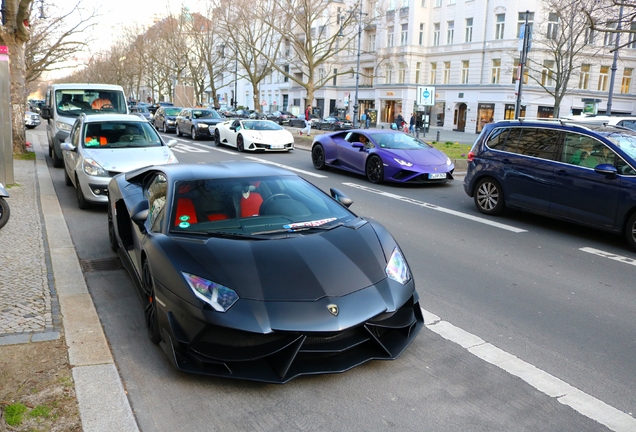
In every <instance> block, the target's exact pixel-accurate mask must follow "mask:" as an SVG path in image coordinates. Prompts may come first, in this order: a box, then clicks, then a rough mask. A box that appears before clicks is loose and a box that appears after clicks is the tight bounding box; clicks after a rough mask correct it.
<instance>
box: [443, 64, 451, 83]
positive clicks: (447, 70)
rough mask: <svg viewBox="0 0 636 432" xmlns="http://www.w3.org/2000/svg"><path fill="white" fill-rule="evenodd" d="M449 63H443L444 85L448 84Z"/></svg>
mask: <svg viewBox="0 0 636 432" xmlns="http://www.w3.org/2000/svg"><path fill="white" fill-rule="evenodd" d="M450 67H451V62H444V84H449V83H450Z"/></svg>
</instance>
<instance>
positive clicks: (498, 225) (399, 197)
mask: <svg viewBox="0 0 636 432" xmlns="http://www.w3.org/2000/svg"><path fill="white" fill-rule="evenodd" d="M343 184H344V185H345V186H350V187H352V188H356V189H360V190H363V191H367V192H371V193H374V194H377V195H382V196H385V197H387V198H393V199H396V200H399V201H403V202H406V203H409V204H414V205H417V206H420V207H424V208H427V209H430V210H436V211H439V212H442V213H447V214H450V215H453V216H457V217H461V218H464V219H469V220H472V221H474V222H479V223H483V224H485V225H490V226H493V227H495V228H501V229H503V230H506V231H511V232H514V233H522V232H527V230H524V229H521V228H516V227H513V226H510V225H506V224H502V223H499V222H494V221H492V220H490V219H484V218H481V217H477V216H473V215H469V214H466V213H462V212H458V211H455V210H451V209H447V208H444V207H440V206H437V205H435V204H429V203H426V202H424V201H419V200H416V199H413V198H408V197H405V196H402V195H397V194H394V193H390V192H383V191H381V190H378V189H374V188H371V187H368V186H364V185H359V184H356V183H343Z"/></svg>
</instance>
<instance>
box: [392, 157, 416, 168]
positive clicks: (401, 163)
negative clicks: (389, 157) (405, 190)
mask: <svg viewBox="0 0 636 432" xmlns="http://www.w3.org/2000/svg"><path fill="white" fill-rule="evenodd" d="M393 159H394V160H395V161H396V162H397V163H399V164H400V165H402V166H407V167H412V166H413V164H412V163H411V162H408V161H405V160H403V159H398V158H393Z"/></svg>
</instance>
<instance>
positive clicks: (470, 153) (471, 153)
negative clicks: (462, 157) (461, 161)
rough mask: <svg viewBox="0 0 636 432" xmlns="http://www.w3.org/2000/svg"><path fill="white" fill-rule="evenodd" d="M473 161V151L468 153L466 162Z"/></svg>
mask: <svg viewBox="0 0 636 432" xmlns="http://www.w3.org/2000/svg"><path fill="white" fill-rule="evenodd" d="M474 160H475V153H473V151H472V150H471V151H469V152H468V162H472V161H474Z"/></svg>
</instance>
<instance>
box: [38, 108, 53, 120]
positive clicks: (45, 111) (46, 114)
mask: <svg viewBox="0 0 636 432" xmlns="http://www.w3.org/2000/svg"><path fill="white" fill-rule="evenodd" d="M40 116H41V117H42V118H43V119H45V120H48V119H50V118H51V107H49V106H48V105H44V106H43V107H42V108H40Z"/></svg>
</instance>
